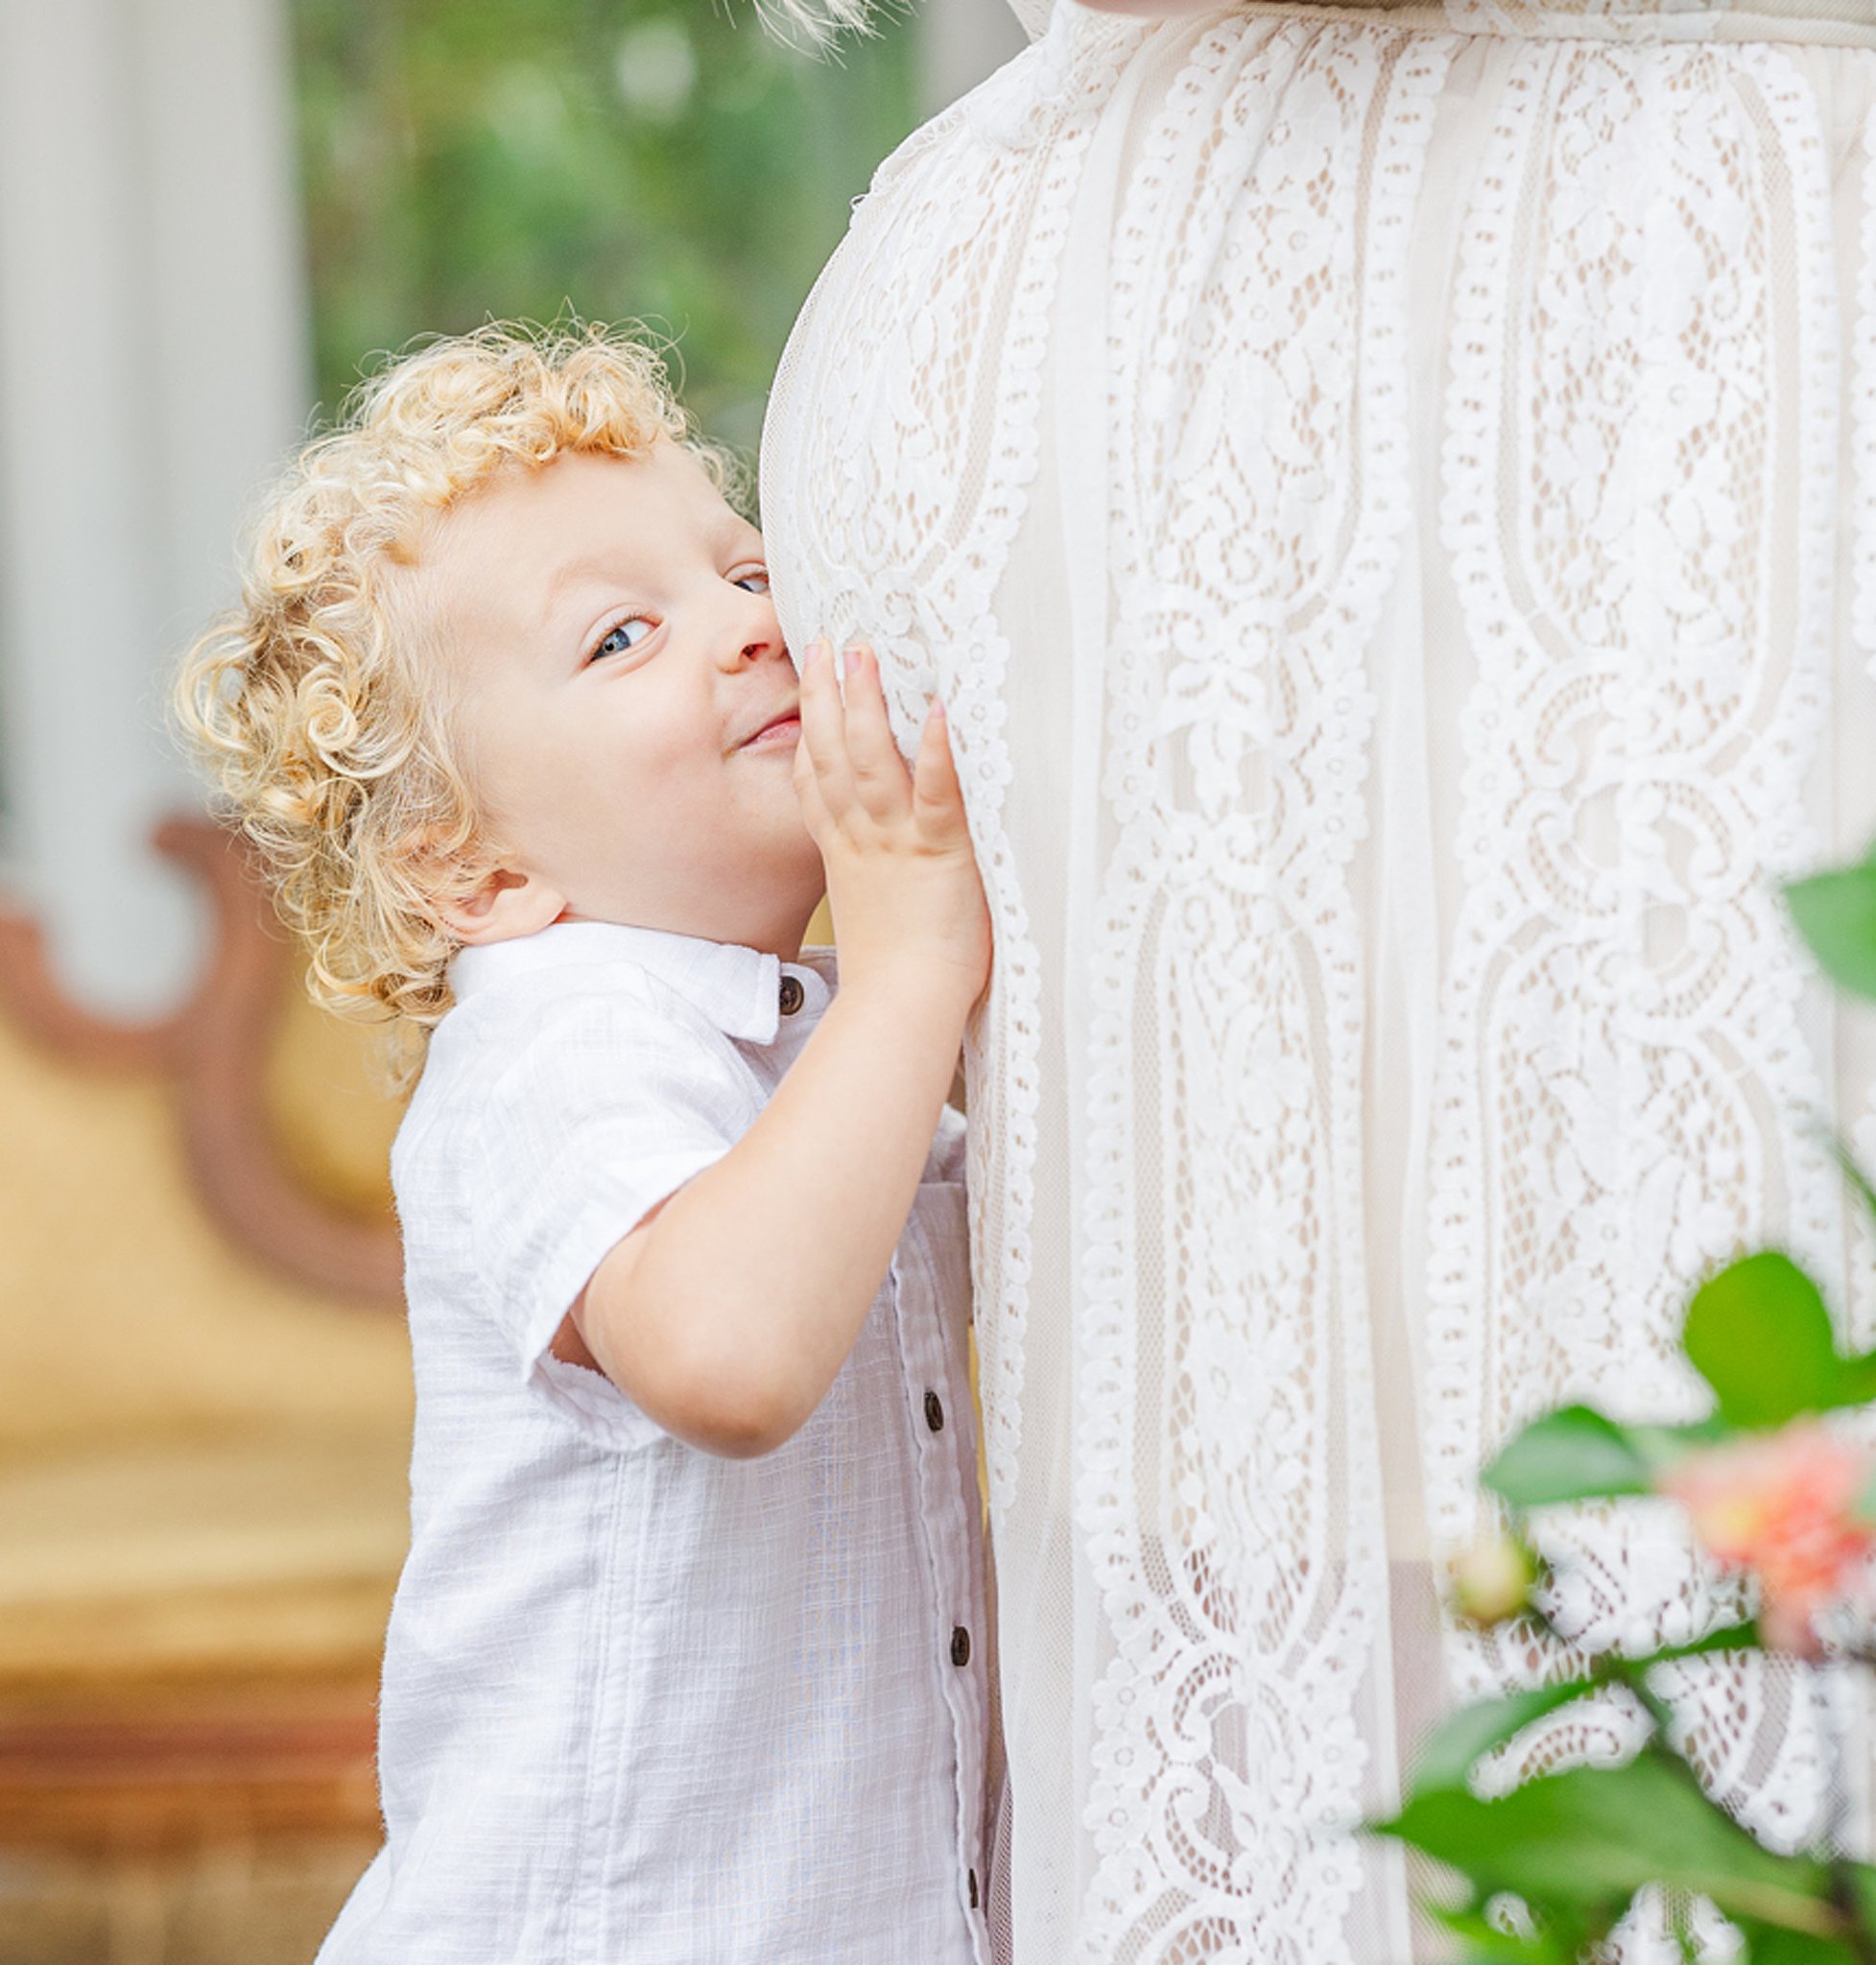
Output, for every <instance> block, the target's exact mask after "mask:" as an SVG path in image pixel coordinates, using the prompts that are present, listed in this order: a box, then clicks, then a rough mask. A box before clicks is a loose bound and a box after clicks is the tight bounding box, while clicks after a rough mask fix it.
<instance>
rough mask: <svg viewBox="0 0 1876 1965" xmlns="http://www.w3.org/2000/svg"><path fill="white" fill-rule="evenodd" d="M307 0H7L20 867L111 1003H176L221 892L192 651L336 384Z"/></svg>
mask: <svg viewBox="0 0 1876 1965" xmlns="http://www.w3.org/2000/svg"><path fill="white" fill-rule="evenodd" d="M293 128H294V125H293V118H292V106H291V95H290V89H289V75H288V54H287V46H286V37H285V26H284V21H283V18H282V0H58V4H57V5H52V6H49V5H46V4H45V0H0V800H4V808H3V809H4V815H5V843H6V849H7V851H6V863H7V864H6V884H7V886H8V888H10V889H11V890H12V892H13V893H14V894H16V895H17V896H18V897H19V898H21V899H23V900H24V901H25V902H26V904H27V905H28V906H30V907H32V908H33V909H34V910H35V911H36V913H37V914H38V917H39V919H40V920H41V921H42V922H43V923H44V924H45V925H46V927H47V928H48V929H49V931H50V932H51V936H52V943H53V948H54V952H55V955H56V958H57V959H58V961H59V968H60V972H61V975H62V978H63V980H64V982H66V984H67V986H68V987H69V988H70V989H71V990H72V991H73V993H74V994H76V995H78V996H79V997H80V998H81V999H82V1000H83V1001H84V1002H86V1003H87V1004H88V1005H90V1006H94V1007H96V1008H99V1009H104V1010H116V1011H120V1012H136V1011H150V1010H154V1009H159V1008H161V1007H163V1006H166V1005H167V1004H168V1003H170V1002H171V1001H173V1000H174V999H175V998H176V997H177V996H178V994H179V993H180V992H181V990H182V989H183V988H184V987H185V986H186V984H187V982H189V980H190V979H191V977H192V974H193V970H194V965H195V961H196V959H197V954H198V951H197V947H196V941H197V935H198V928H197V907H196V903H195V899H194V896H193V895H192V894H191V893H190V892H189V891H188V889H187V888H186V885H185V883H184V882H183V881H182V880H181V878H180V877H179V876H178V875H175V874H173V873H171V872H170V871H169V870H168V869H167V868H166V867H165V866H163V865H162V864H160V863H159V862H158V861H157V860H156V859H155V858H154V856H153V855H152V854H151V853H150V851H149V849H148V845H147V840H148V837H149V833H150V829H151V827H152V825H153V824H154V823H155V821H156V820H157V819H159V818H160V817H164V816H165V815H166V814H168V813H170V812H173V811H176V810H178V809H179V808H186V807H189V806H192V805H195V804H197V803H199V802H200V794H199V793H197V791H196V789H195V787H194V786H193V784H192V782H191V781H190V780H189V778H188V777H187V775H186V773H185V771H184V769H183V768H182V766H181V764H180V763H179V761H178V759H177V757H176V756H175V754H174V752H173V750H172V747H171V745H170V741H169V739H168V736H167V734H166V732H165V729H164V723H163V701H164V697H165V694H166V689H167V681H168V671H169V668H170V665H171V663H172V661H173V659H174V657H175V654H176V652H177V651H178V649H179V648H180V646H181V645H182V644H183V643H184V642H185V641H186V640H187V639H188V637H189V635H190V634H191V633H192V632H193V631H194V630H195V628H196V627H198V626H199V625H200V624H201V622H202V620H203V619H204V618H205V616H206V615H207V614H208V613H209V612H210V611H211V610H212V609H213V608H214V607H215V606H216V605H218V604H221V603H222V602H224V601H225V600H226V598H227V597H228V594H229V590H230V587H231V566H232V554H231V544H232V532H233V528H234V526H235V525H236V523H237V521H238V519H239V517H240V516H241V514H242V511H243V509H244V508H245V507H246V506H247V504H248V503H249V500H250V499H251V497H252V495H253V492H254V489H255V487H256V485H257V484H258V483H259V482H260V481H261V480H262V479H263V477H264V476H265V474H266V472H267V471H268V469H269V467H270V466H271V465H272V463H273V462H274V461H275V460H276V459H277V458H278V456H279V455H280V453H281V452H282V450H283V449H284V448H285V447H286V446H287V445H288V444H289V443H290V442H291V441H292V440H293V438H294V437H295V436H296V435H297V431H298V429H299V426H300V423H301V420H302V418H303V417H304V415H305V413H306V405H307V403H308V402H309V401H310V399H311V388H310V381H309V365H308V359H307V328H306V307H305V296H304V279H303V273H302V271H301V261H300V252H299V225H298V218H297V208H298V201H297V190H296V182H297V174H296V171H295V168H294V163H293V154H292V140H293V139H292V132H293Z"/></svg>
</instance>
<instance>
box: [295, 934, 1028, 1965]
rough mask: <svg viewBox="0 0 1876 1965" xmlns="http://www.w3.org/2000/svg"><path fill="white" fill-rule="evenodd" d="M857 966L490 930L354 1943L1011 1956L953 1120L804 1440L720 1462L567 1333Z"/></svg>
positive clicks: (356, 1951) (396, 1168)
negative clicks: (376, 1830) (988, 1921)
mask: <svg viewBox="0 0 1876 1965" xmlns="http://www.w3.org/2000/svg"><path fill="white" fill-rule="evenodd" d="M833 976H834V970H833V962H832V959H831V957H830V956H827V955H824V954H822V953H820V952H809V953H804V955H803V957H802V959H801V960H800V962H798V963H788V964H783V963H781V962H778V961H777V960H776V959H775V958H774V957H773V956H765V955H761V954H758V953H756V952H755V951H754V950H751V949H746V948H734V947H727V946H724V945H722V944H719V943H714V942H704V941H699V940H694V939H691V938H689V937H685V936H679V935H664V934H658V933H653V932H651V931H647V930H641V929H630V928H616V927H610V926H606V925H605V924H597V923H583V922H582V923H569V924H563V925H560V926H557V927H553V928H549V929H547V930H545V931H544V932H543V933H541V934H539V935H533V936H530V937H528V938H527V939H525V940H522V941H516V942H509V943H504V944H502V945H500V946H497V947H493V948H487V949H471V950H467V951H465V952H464V953H463V955H461V956H459V958H458V959H457V962H456V965H455V968H454V970H453V972H452V982H453V983H454V986H455V991H456V995H457V999H458V1004H457V1007H456V1008H455V1009H453V1010H452V1011H451V1012H450V1014H449V1015H448V1016H447V1017H445V1018H444V1020H443V1022H442V1024H441V1025H440V1026H439V1029H438V1030H437V1032H436V1035H435V1037H434V1039H433V1040H432V1045H431V1051H430V1056H429V1059H428V1062H427V1064H426V1066H425V1069H424V1074H423V1078H422V1081H421V1083H420V1084H419V1085H418V1087H417V1091H416V1097H415V1099H414V1101H413V1102H412V1105H411V1109H410V1113H409V1115H408V1117H407V1118H406V1120H405V1122H404V1125H403V1128H402V1130H401V1131H400V1132H399V1134H398V1138H397V1144H396V1148H395V1150H394V1152H393V1155H392V1176H393V1180H394V1184H395V1187H396V1192H397V1203H398V1209H399V1212H400V1215H401V1217H402V1220H403V1228H404V1238H405V1246H406V1253H407V1264H408V1269H407V1287H408V1292H409V1298H410V1316H411V1332H412V1341H413V1347H414V1353H415V1359H416V1388H417V1408H416V1447H415V1453H414V1457H413V1463H412V1503H411V1515H412V1548H411V1554H410V1559H409V1561H408V1563H407V1564H406V1567H405V1570H404V1574H403V1578H402V1581H401V1582H400V1584H399V1586H398V1591H397V1598H396V1602H395V1605H394V1607H393V1609H392V1618H391V1627H390V1631H389V1634H388V1638H387V1642H386V1650H385V1671H384V1693H383V1700H382V1706H381V1716H380V1737H379V1760H380V1781H381V1786H382V1790H383V1800H384V1813H385V1824H386V1835H387V1839H386V1844H385V1847H384V1849H383V1851H382V1852H381V1853H380V1854H379V1856H378V1858H376V1860H375V1861H374V1862H373V1863H372V1865H371V1867H370V1868H369V1870H368V1872H367V1873H366V1875H365V1877H364V1879H363V1880H362V1881H361V1882H360V1883H359V1885H358V1887H357V1889H356V1890H355V1891H354V1892H353V1894H352V1897H351V1899H350V1901H349V1902H348V1903H347V1905H346V1906H345V1908H344V1911H343V1912H342V1914H341V1916H340V1918H339V1921H338V1923H337V1925H336V1926H335V1927H334V1929H333V1930H332V1933H331V1935H330V1936H329V1937H328V1938H327V1940H326V1944H325V1947H324V1949H323V1950H322V1951H321V1954H320V1958H321V1965H433V1961H434V1965H744V1961H748V1965H985V1959H986V1957H987V1951H988V1940H987V1934H986V1930H985V1921H984V1912H983V1910H982V1909H981V1908H980V1907H979V1906H980V1905H981V1904H982V1902H983V1901H984V1896H985V1872H984V1856H983V1835H984V1829H985V1791H984V1790H985V1776H986V1766H985V1762H986V1748H987V1726H988V1719H987V1712H988V1703H989V1701H988V1685H987V1679H986V1670H987V1668H988V1656H987V1652H988V1645H987V1644H986V1642H985V1639H986V1637H987V1633H986V1630H985V1588H984V1576H983V1568H982V1550H981V1544H980V1536H979V1507H978V1500H977V1488H976V1478H975V1476H976V1450H975V1445H974V1441H973V1432H972V1414H971V1400H970V1392H969V1386H968V1381H967V1376H966V1370H967V1366H966V1350H965V1345H966V1331H965V1325H966V1320H967V1316H968V1309H969V1279H968V1264H967V1260H966V1252H965V1241H964V1217H963V1187H962V1149H961V1142H960V1134H961V1128H960V1127H959V1126H958V1125H956V1124H955V1120H956V1115H955V1114H951V1115H947V1124H946V1125H944V1126H943V1127H941V1128H940V1131H939V1134H938V1141H937V1143H936V1144H935V1147H934V1150H933V1155H932V1159H931V1162H930V1163H929V1164H928V1167H927V1170H926V1172H927V1180H926V1184H925V1185H924V1186H922V1187H921V1188H920V1190H919V1194H918V1199H917V1204H916V1206H915V1208H914V1213H913V1216H912V1219H911V1221H910V1222H909V1223H908V1225H907V1228H906V1231H905V1234H904V1236H903V1237H902V1238H901V1240H900V1243H899V1246H898V1250H897V1253H896V1255H895V1256H894V1258H893V1262H892V1267H891V1274H890V1275H889V1277H888V1279H887V1281H886V1282H885V1284H884V1285H883V1286H882V1287H881V1289H880V1291H879V1294H878V1297H877V1299H876V1300H875V1302H874V1304H873V1307H872V1310H871V1312H870V1314H869V1315H868V1317H867V1322H866V1325H865V1327H864V1328H863V1329H862V1331H861V1334H860V1337H859V1338H858V1340H857V1341H856V1343H855V1345H854V1347H853V1350H852V1352H851V1354H850V1355H849V1357H848V1359H847V1361H846V1363H845V1364H844V1365H843V1368H842V1370H841V1373H840V1376H839V1377H838V1378H837V1379H836V1381H835V1383H834V1385H833V1386H832V1388H831V1389H830V1390H829V1392H828V1394H827V1396H826V1397H825V1398H824V1399H823V1400H822V1401H821V1404H820V1406H819V1409H818V1410H817V1411H816V1412H815V1414H814V1416H813V1417H812V1418H811V1419H810V1420H809V1421H808V1423H807V1424H806V1425H805V1426H804V1427H803V1428H802V1429H801V1430H800V1432H797V1433H796V1435H795V1436H794V1437H793V1438H792V1439H790V1440H789V1441H788V1442H787V1444H786V1445H784V1446H783V1447H781V1448H780V1449H778V1450H777V1451H776V1452H775V1453H772V1454H771V1455H768V1456H766V1457H764V1458H761V1459H755V1460H725V1459H718V1458H715V1457H713V1456H710V1455H708V1454H705V1453H701V1452H699V1451H698V1450H697V1449H695V1448H693V1447H689V1446H686V1445H684V1444H683V1443H681V1442H680V1441H678V1440H676V1439H674V1438H672V1437H671V1435H670V1434H668V1433H666V1432H662V1431H660V1430H659V1428H658V1427H656V1426H655V1425H654V1424H653V1422H652V1421H651V1420H650V1419H649V1418H648V1417H646V1416H645V1415H644V1414H643V1413H641V1412H640V1411H639V1410H638V1409H637V1408H636V1407H634V1406H633V1405H632V1404H631V1402H630V1401H629V1399H628V1398H627V1397H626V1396H625V1395H624V1394H623V1393H621V1392H620V1391H618V1390H617V1389H616V1388H615V1387H614V1386H613V1385H611V1384H610V1382H609V1381H607V1380H606V1379H604V1378H602V1377H600V1376H599V1375H598V1374H597V1373H594V1372H590V1371H586V1370H583V1369H582V1368H581V1367H579V1366H576V1365H571V1364H566V1363H563V1362H561V1361H558V1360H557V1359H555V1358H554V1357H553V1356H552V1355H551V1353H550V1350H549V1346H550V1344H551V1343H552V1340H553V1338H554V1335H555V1332H556V1331H557V1329H558V1326H559V1324H560V1321H561V1319H562V1317H563V1316H564V1315H565V1314H566V1311H567V1309H568V1307H569V1306H570V1304H571V1303H572V1302H573V1300H574V1298H575V1296H576V1295H577V1294H578V1293H579V1291H580V1290H581V1289H582V1286H583V1285H584V1284H585V1282H586V1280H587V1278H588V1277H589V1276H590V1275H591V1273H592V1271H593V1269H594V1268H595V1267H596V1266H597V1265H598V1263H599V1262H600V1260H601V1258H602V1257H604V1256H605V1255H606V1251H607V1250H608V1249H610V1248H611V1247H612V1245H613V1244H614V1243H617V1242H618V1241H619V1240H620V1238H621V1237H623V1236H624V1235H626V1234H627V1233H629V1231H630V1230H631V1229H632V1228H633V1227H634V1226H635V1225H636V1224H637V1223H638V1222H639V1220H640V1219H642V1218H643V1217H644V1215H645V1214H646V1213H647V1211H648V1210H649V1209H651V1208H652V1207H653V1205H654V1204H655V1203H657V1202H658V1201H660V1200H662V1199H663V1198H664V1197H665V1196H667V1195H669V1194H670V1193H672V1192H673V1191H674V1190H675V1189H676V1188H677V1187H679V1186H681V1185H682V1184H683V1183H684V1182H685V1181H687V1180H689V1179H690V1178H691V1177H692V1176H693V1175H694V1174H696V1173H698V1172H701V1170H702V1169H703V1168H705V1167H707V1166H709V1165H710V1164H711V1163H712V1162H713V1161H715V1160H716V1159H718V1158H719V1157H720V1156H721V1155H722V1154H723V1153H724V1151H725V1150H726V1149H727V1148H729V1147H730V1146H732V1145H733V1144H734V1143H735V1141H736V1140H737V1139H738V1138H740V1137H741V1135H742V1134H743V1133H744V1132H745V1131H746V1130H747V1128H748V1126H749V1125H750V1124H751V1122H752V1121H753V1120H754V1119H755V1118H756V1116H757V1114H758V1113H759V1112H760V1111H761V1109H762V1106H763V1104H764V1103H765V1101H767V1100H768V1098H769V1097H770V1095H771V1094H772V1092H773V1091H774V1089H775V1086H776V1084H777V1083H778V1082H779V1080H780V1078H781V1077H782V1074H783V1073H784V1072H785V1071H786V1070H787V1069H788V1066H789V1064H790V1062H791V1061H792V1060H793V1058H794V1057H795V1055H796V1054H797V1053H798V1051H799V1050H800V1048H801V1046H802V1044H803V1043H804V1042H805V1041H806V1039H807V1037H808V1035H809V1033H810V1032H811V1031H812V1030H813V1029H814V1026H815V1024H816V1022H817V1020H818V1019H819V1016H820V1014H821V1012H822V1011H823V1010H824V1008H825V1007H826V1006H827V1003H828V1002H829V1000H830V996H831V992H832V987H833ZM815 1177H816V1172H815V1169H814V1168H813V1167H811V1166H804V1167H802V1168H801V1169H800V1170H799V1172H798V1178H799V1179H800V1181H801V1183H802V1186H803V1189H804V1191H805V1190H806V1189H807V1187H808V1186H809V1184H810V1183H812V1182H813V1181H814V1179H815Z"/></svg>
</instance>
